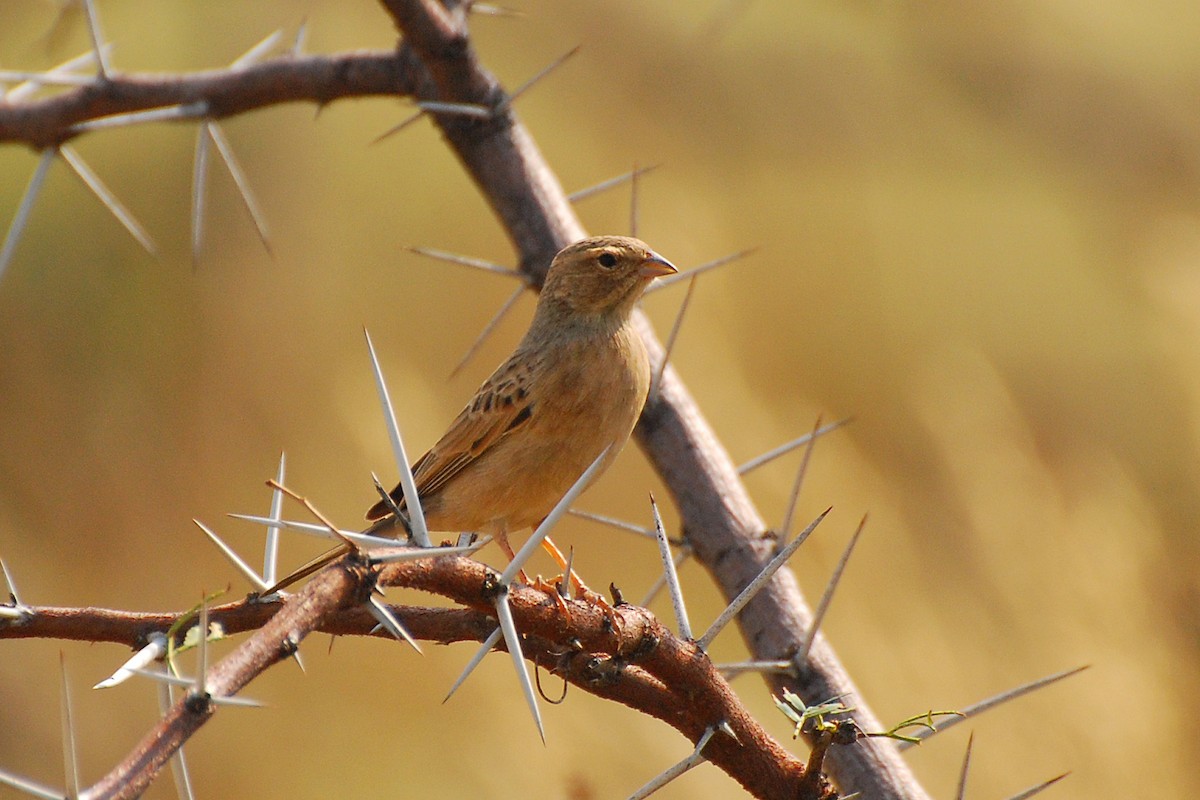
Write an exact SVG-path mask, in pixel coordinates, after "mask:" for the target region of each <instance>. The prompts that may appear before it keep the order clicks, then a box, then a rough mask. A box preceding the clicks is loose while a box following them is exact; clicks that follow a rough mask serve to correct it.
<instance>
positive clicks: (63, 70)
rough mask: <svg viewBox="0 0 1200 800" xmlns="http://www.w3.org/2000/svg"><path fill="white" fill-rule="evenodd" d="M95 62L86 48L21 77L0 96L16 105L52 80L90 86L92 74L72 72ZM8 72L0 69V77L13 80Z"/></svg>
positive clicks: (109, 48) (110, 48)
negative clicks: (64, 59)
mask: <svg viewBox="0 0 1200 800" xmlns="http://www.w3.org/2000/svg"><path fill="white" fill-rule="evenodd" d="M104 49H105V50H106V51H111V50H112V47H111V46H109V45H105V48H104ZM95 63H96V54H95V52H93V51H91V50H88V51H87V52H86V53H83V54H82V55H78V56H75V57H74V58H72V59H69V60H67V61H64V62H63V63H61V64H58V65H57V66H54V67H51V68H50V69H48V70H46V71H45V72H41V73H34V74H32V75H29V76H27V77H26V78H24V79H23V82H22V83H19V84H17V85H16V86H14V87H13V88H12V89H10V90H9V91H8V94H3V93H0V97H2V98H3V99H4V100H6V101H7V102H9V103H11V104H12V105H17V104H18V103H22V102H24V101H25V100H28V99H29V98H30V97H31V96H33V95H34V94H35V93H36V92H37V90H38V89H41V88H42V87H43V86H45V85H47V84H49V83H51V82H53V81H59V80H61V81H63V82H64V83H65V82H68V81H69V82H70V85H72V86H90V85H91V84H93V83H95V82H96V79H95V77H94V76H91V75H88V76H83V75H74V74H72V73H74V72H75V70H79V69H84V68H86V67H88V66H91V65H92V64H95ZM10 74H12V73H11V72H10V71H8V70H0V79H3V80H15V78H9V77H8V76H9V75H10Z"/></svg>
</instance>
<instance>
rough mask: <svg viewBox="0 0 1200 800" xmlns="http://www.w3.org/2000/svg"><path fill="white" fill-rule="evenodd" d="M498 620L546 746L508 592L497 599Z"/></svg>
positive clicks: (540, 717) (544, 732) (540, 716)
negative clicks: (509, 603)
mask: <svg viewBox="0 0 1200 800" xmlns="http://www.w3.org/2000/svg"><path fill="white" fill-rule="evenodd" d="M496 619H497V621H499V623H500V630H501V631H503V632H504V642H505V644H507V645H508V653H509V655H511V656H512V660H513V666H515V667H516V670H517V680H518V681H520V683H521V692H522V693H523V694H524V695H525V702H526V703H527V704H528V705H529V710H530V712H532V714H533V721H534V722H535V723H536V724H537V729H538V736H540V737H541V739H542V744H545V743H546V731H545V729H544V728H543V727H542V712H541V711H539V710H538V704H537V696H536V695H535V694H534V692H533V681H531V680H530V679H529V670H528V669H526V668H525V658H524V653H523V652H522V650H521V637H520V636H518V635H517V626H516V623H514V622H513V618H512V609H510V608H509V607H508V592H502V593H501V594H500V595H499V596H498V597H497V598H496Z"/></svg>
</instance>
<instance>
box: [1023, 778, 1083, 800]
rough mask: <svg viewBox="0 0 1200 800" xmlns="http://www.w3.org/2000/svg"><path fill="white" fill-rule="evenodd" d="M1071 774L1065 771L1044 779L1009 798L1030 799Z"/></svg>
mask: <svg viewBox="0 0 1200 800" xmlns="http://www.w3.org/2000/svg"><path fill="white" fill-rule="evenodd" d="M1070 774H1071V773H1069V772H1064V773H1063V774H1062V775H1059V776H1057V777H1054V778H1051V779H1050V780H1048V781H1042V782H1041V783H1039V784H1037V785H1036V786H1030V787H1029V788H1028V789H1026V790H1025V791H1023V792H1017V793H1016V794H1014V795H1013V796H1012V797H1010V798H1008V800H1029V798H1030V797H1033V796H1034V795H1036V794H1041V793H1042V792H1044V791H1045V790H1046V789H1049V788H1050V787H1051V786H1053V785H1054V784H1056V783H1058V782H1059V781H1061V780H1062V779H1063V778H1065V777H1067V776H1068V775H1070Z"/></svg>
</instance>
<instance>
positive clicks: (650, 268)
mask: <svg viewBox="0 0 1200 800" xmlns="http://www.w3.org/2000/svg"><path fill="white" fill-rule="evenodd" d="M676 272H679V270H677V269H675V265H674V264H672V263H671V262H670V261H667V260H666V259H665V258H663V257H662V256H660V255H659V254H658V253H656V252H654V251H653V250H651V251H650V256H649V258H647V259H646V260H645V261H643V262H642V266H641V267H640V268H639V269H638V274H639V275H641V276H642V277H643V278H657V277H660V276H662V275H674V274H675V273H676Z"/></svg>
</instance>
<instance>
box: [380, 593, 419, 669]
mask: <svg viewBox="0 0 1200 800" xmlns="http://www.w3.org/2000/svg"><path fill="white" fill-rule="evenodd" d="M367 610H368V611H370V612H371V616H373V617H375V619H377V620H379V624H380V625H382V626H383V627H384V629H386V630H387V632H388V633H390V634H391V635H392V636H394V637H396V638H397V639H399V640H401V641H403V642H408V643H409V644H410V645H412V648H413V650H416V651H417V652H418V653H421V655H424V652H423V651H422V650H421V646H420V645H419V644H417V640H416V639H414V638H413V637H412V634H410V633H409V632H408V629H407V628H405V627H404V625H403V624H402V623H401V622H400V620H398V619H396V615H395V614H393V613H392V610H391V609H390V608H388V607H387V606H385V605H384V604H383V603H381V602H379V598H378V597H375V596H374V595H372V596H371V597H370V599H368V600H367Z"/></svg>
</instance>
